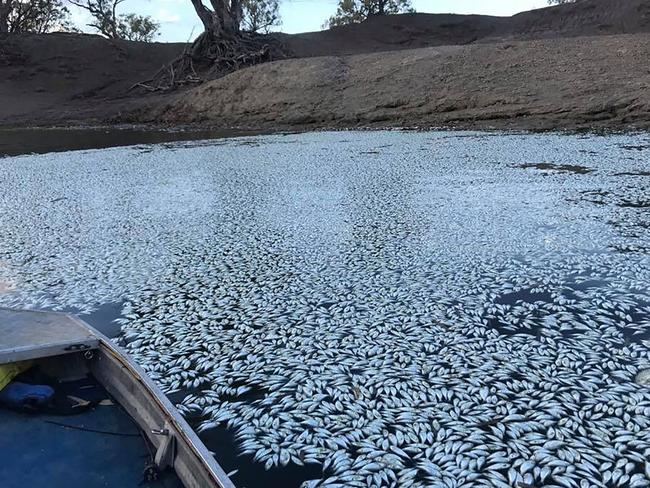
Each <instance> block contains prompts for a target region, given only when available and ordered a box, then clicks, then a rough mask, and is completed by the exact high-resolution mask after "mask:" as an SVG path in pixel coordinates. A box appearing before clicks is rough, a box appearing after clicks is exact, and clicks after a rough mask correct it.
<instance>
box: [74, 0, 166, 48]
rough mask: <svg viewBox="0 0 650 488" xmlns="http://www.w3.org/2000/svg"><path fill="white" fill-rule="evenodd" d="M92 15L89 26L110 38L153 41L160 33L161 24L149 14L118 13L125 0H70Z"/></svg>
mask: <svg viewBox="0 0 650 488" xmlns="http://www.w3.org/2000/svg"><path fill="white" fill-rule="evenodd" d="M69 2H70V3H71V4H72V5H74V6H76V7H79V8H82V9H84V10H86V11H87V12H88V13H89V14H90V15H91V17H92V21H91V22H90V23H89V24H88V26H89V27H92V28H94V29H97V31H98V32H99V33H100V34H102V35H103V36H105V37H107V38H109V39H127V40H130V41H144V42H151V41H152V40H153V39H154V37H155V36H157V35H158V30H159V29H160V24H158V23H157V22H155V21H154V20H153V19H152V18H151V17H149V16H142V15H137V14H126V15H118V13H117V8H118V6H119V5H120V4H122V3H124V2H125V0H69Z"/></svg>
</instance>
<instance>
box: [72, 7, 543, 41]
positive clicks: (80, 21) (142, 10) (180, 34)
mask: <svg viewBox="0 0 650 488" xmlns="http://www.w3.org/2000/svg"><path fill="white" fill-rule="evenodd" d="M337 3H338V0H281V4H280V15H281V16H282V25H281V26H280V27H279V28H278V30H280V31H282V32H287V33H290V34H293V33H297V32H309V31H315V30H321V27H322V25H323V23H324V22H325V21H326V20H327V19H328V18H329V17H330V16H331V15H332V14H333V13H334V12H335V11H336V5H337ZM412 4H413V7H414V8H415V9H416V10H417V11H418V12H427V13H459V14H486V15H513V14H515V13H517V12H523V11H525V10H532V9H534V8H540V7H544V6H546V5H547V2H546V0H412ZM70 10H71V11H72V16H73V21H74V22H75V23H76V24H77V25H78V26H79V27H81V28H82V29H83V30H85V31H88V32H92V29H89V28H84V27H83V26H84V25H85V24H87V23H88V18H87V15H86V13H85V12H83V11H81V10H79V9H77V8H75V7H72V8H71V9H70ZM120 12H121V13H129V12H136V13H138V14H142V15H150V16H152V17H153V18H154V19H156V21H157V22H159V23H160V26H161V27H160V36H159V37H158V38H157V39H156V40H158V41H161V42H184V41H188V40H191V39H193V38H194V37H196V36H197V35H198V34H200V33H201V24H200V22H199V21H198V18H197V17H196V14H195V13H194V9H193V8H192V4H191V3H190V0H126V1H125V2H124V3H122V4H121V5H120Z"/></svg>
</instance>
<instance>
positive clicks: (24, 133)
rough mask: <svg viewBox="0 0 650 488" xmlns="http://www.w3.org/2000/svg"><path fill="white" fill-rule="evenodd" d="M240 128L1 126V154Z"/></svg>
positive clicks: (188, 137)
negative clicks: (3, 127)
mask: <svg viewBox="0 0 650 488" xmlns="http://www.w3.org/2000/svg"><path fill="white" fill-rule="evenodd" d="M252 134H254V133H253V132H252V131H243V130H234V129H233V130H226V129H221V130H209V129H206V130H162V129H161V130H154V129H150V128H133V127H131V128H78V129H77V128H73V129H0V157H3V156H17V155H20V154H43V153H49V152H62V151H77V150H83V149H103V148H108V147H118V146H133V145H137V144H159V143H164V142H176V141H197V140H204V139H223V138H226V137H236V136H242V135H252Z"/></svg>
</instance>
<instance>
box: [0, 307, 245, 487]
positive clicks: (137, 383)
mask: <svg viewBox="0 0 650 488" xmlns="http://www.w3.org/2000/svg"><path fill="white" fill-rule="evenodd" d="M0 309H2V310H5V311H8V312H16V313H24V312H27V313H32V314H48V315H59V316H61V317H66V318H67V319H70V320H72V321H73V322H75V323H76V324H77V325H80V326H81V327H82V328H84V329H85V330H86V331H88V333H89V334H90V335H92V336H93V337H94V338H95V339H96V340H97V345H96V346H94V347H88V348H87V349H84V350H80V351H70V352H72V353H80V354H84V355H86V356H85V357H86V358H89V359H90V362H89V366H90V371H91V372H92V373H96V372H99V371H100V370H101V369H102V368H105V366H102V365H100V364H99V360H100V359H101V358H102V356H103V357H106V358H107V359H108V360H109V361H111V362H112V363H113V364H114V365H115V366H119V367H120V368H121V369H122V370H124V376H125V378H127V380H129V381H130V382H131V384H132V385H133V386H134V387H135V388H137V389H139V390H140V392H142V393H144V396H145V400H148V404H153V405H154V409H151V410H149V411H150V412H151V411H152V410H155V413H156V414H157V416H159V417H161V418H162V419H163V420H164V425H160V426H153V425H147V424H146V422H145V421H144V419H143V418H142V415H141V414H139V412H138V411H137V408H135V410H136V412H135V413H136V414H138V415H134V413H132V412H130V411H129V408H127V406H126V405H122V407H123V408H125V410H126V411H127V413H128V414H129V415H130V416H131V417H132V418H133V420H134V421H135V422H136V424H137V425H138V427H139V428H140V429H142V430H143V431H144V433H145V435H146V436H147V438H148V439H149V441H151V443H152V444H153V445H154V446H155V447H156V448H158V446H159V445H160V444H162V441H163V439H164V436H160V435H158V434H159V433H158V432H154V431H152V429H154V428H158V429H164V428H167V429H169V430H171V431H172V432H171V434H172V435H173V437H174V439H175V441H176V446H177V447H176V453H178V452H179V451H178V444H179V443H181V444H183V445H184V447H186V448H187V450H189V451H190V452H189V453H188V454H189V459H192V458H193V459H195V460H197V461H198V464H199V466H200V467H201V468H202V471H203V472H204V473H203V476H201V475H200V474H199V475H198V476H199V477H201V478H202V479H203V478H206V476H207V477H209V481H211V486H216V487H219V488H235V485H234V484H233V483H232V481H231V480H230V478H229V477H228V475H227V474H226V473H225V471H224V470H223V468H222V467H221V466H220V465H219V463H218V462H217V460H216V459H215V458H214V456H213V455H212V454H211V453H210V451H209V450H208V448H207V447H206V446H205V445H204V444H203V442H202V441H201V440H200V439H199V437H198V435H197V434H196V433H195V432H194V430H193V429H192V428H191V427H190V425H189V424H188V423H187V421H186V420H185V419H184V418H183V417H182V416H181V415H180V413H179V412H178V410H177V409H176V407H175V406H174V405H173V404H172V403H171V401H170V400H169V399H168V398H167V396H166V395H165V394H164V392H163V391H162V390H161V389H160V388H159V387H158V386H157V385H156V384H155V383H154V382H153V380H152V379H151V378H150V377H149V376H148V375H147V373H146V372H145V371H144V370H143V369H142V368H141V367H140V366H139V365H138V364H136V363H135V361H134V360H133V358H132V357H131V356H130V355H129V354H128V353H127V352H126V351H124V350H123V349H122V348H121V347H119V346H118V345H117V344H114V343H113V342H112V341H111V339H109V338H108V337H107V336H106V335H104V334H103V333H101V332H100V331H98V330H97V329H95V328H94V327H92V326H91V325H89V324H87V323H86V322H84V321H83V320H82V319H80V318H79V317H77V316H75V315H72V314H69V313H65V312H56V311H45V310H25V309H12V308H4V307H1V308H0ZM43 352H44V353H45V354H44V355H42V356H38V357H35V358H34V360H38V359H48V358H52V357H61V358H62V359H64V358H65V357H66V356H68V355H69V354H67V353H62V354H58V355H56V356H52V355H48V354H47V349H45V348H44V349H43ZM88 353H92V354H93V356H94V357H89V356H88V355H87V354H88ZM97 379H98V380H100V383H102V385H103V386H104V387H105V388H106V389H107V390H108V391H109V393H111V394H114V393H117V394H118V396H124V397H126V396H127V393H131V396H132V397H136V395H135V394H134V393H133V392H121V391H119V390H118V387H117V386H116V384H115V383H117V381H115V382H114V384H110V376H109V377H106V376H104V377H102V378H101V379H100V378H97ZM115 390H118V391H115ZM114 396H115V395H114ZM143 424H144V425H143ZM168 435H169V434H168ZM175 461H176V455H175V456H174V460H173V461H172V463H171V465H172V467H173V468H174V469H175V470H176V472H177V475H178V476H179V478H180V480H181V482H182V483H183V484H184V485H186V486H187V487H188V488H193V487H194V486H195V485H194V484H188V481H190V480H187V479H184V476H183V475H182V473H179V471H178V469H176V466H175ZM193 474H197V473H193ZM206 481H208V480H207V479H206ZM204 486H205V485H203V484H201V485H200V487H201V488H203V487H204ZM206 488H207V487H206Z"/></svg>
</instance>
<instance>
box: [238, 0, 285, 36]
mask: <svg viewBox="0 0 650 488" xmlns="http://www.w3.org/2000/svg"><path fill="white" fill-rule="evenodd" d="M242 6H243V9H244V16H243V18H242V25H241V28H242V30H244V31H247V32H265V33H268V32H269V31H270V30H271V28H272V27H274V26H278V25H280V23H281V22H280V5H279V1H278V0H243V1H242Z"/></svg>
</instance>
